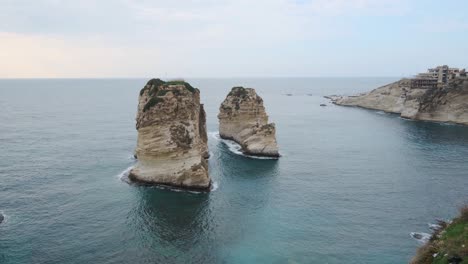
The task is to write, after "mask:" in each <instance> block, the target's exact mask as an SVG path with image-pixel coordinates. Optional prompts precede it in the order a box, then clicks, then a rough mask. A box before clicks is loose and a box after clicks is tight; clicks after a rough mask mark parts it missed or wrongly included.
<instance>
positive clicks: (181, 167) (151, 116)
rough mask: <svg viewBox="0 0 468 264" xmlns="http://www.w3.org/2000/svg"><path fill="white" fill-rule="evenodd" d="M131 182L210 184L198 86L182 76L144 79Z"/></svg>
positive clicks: (198, 186)
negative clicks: (179, 78) (146, 80)
mask: <svg viewBox="0 0 468 264" xmlns="http://www.w3.org/2000/svg"><path fill="white" fill-rule="evenodd" d="M136 129H137V130H138V142H137V147H136V150H135V156H136V158H137V159H138V161H137V164H136V165H135V167H134V168H133V169H132V170H131V171H130V174H129V178H130V180H132V181H136V182H142V183H150V184H162V185H169V186H174V187H181V188H189V189H209V187H210V185H211V181H210V177H209V176H208V164H207V161H206V158H208V146H207V135H206V114H205V110H204V109H203V105H202V104H200V91H199V90H198V89H196V88H193V87H192V86H191V85H190V84H188V83H186V82H183V81H172V82H164V81H162V80H160V79H152V80H150V81H148V83H147V84H146V86H145V87H144V88H143V89H142V90H141V91H140V97H139V103H138V113H137V117H136Z"/></svg>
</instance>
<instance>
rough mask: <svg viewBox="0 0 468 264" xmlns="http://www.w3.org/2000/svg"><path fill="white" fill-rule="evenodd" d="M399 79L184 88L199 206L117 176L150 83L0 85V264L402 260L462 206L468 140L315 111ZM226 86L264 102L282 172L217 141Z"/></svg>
mask: <svg viewBox="0 0 468 264" xmlns="http://www.w3.org/2000/svg"><path fill="white" fill-rule="evenodd" d="M393 80H395V78H374V79H370V78H351V79H349V78H348V79H345V78H342V79H339V78H338V79H320V78H317V79H313V78H312V79H300V78H296V79H195V80H188V81H190V82H191V83H192V84H194V86H197V87H199V88H200V89H201V92H202V101H203V102H204V103H205V106H206V111H207V115H208V117H207V118H208V120H207V123H208V131H209V133H210V135H209V148H210V151H211V154H212V156H211V158H210V160H209V166H210V174H211V177H212V179H213V180H214V182H215V183H216V185H217V186H218V188H217V189H216V190H215V191H214V192H211V193H209V194H197V193H187V192H174V191H170V190H162V189H158V188H149V187H137V186H132V185H128V184H127V183H125V182H123V181H122V180H121V179H120V176H121V175H122V174H123V172H124V171H125V170H126V169H127V168H129V167H131V166H132V164H133V163H134V160H133V159H132V158H131V156H132V153H133V149H134V147H135V143H136V131H135V120H134V118H135V113H136V105H137V96H138V91H139V90H140V89H141V88H142V86H143V85H144V83H145V82H146V80H143V79H121V80H119V79H109V80H0V109H1V111H0V149H1V152H0V212H2V213H3V214H5V215H6V221H5V222H4V223H2V224H0V263H379V264H382V263H383V264H385V263H389V264H390V263H407V262H408V260H409V259H410V258H411V256H412V255H413V254H414V252H415V250H416V248H417V247H418V245H419V244H418V242H417V241H415V240H413V239H412V238H411V237H410V236H409V233H410V232H413V231H416V232H428V228H427V224H428V223H430V222H434V219H435V218H450V217H453V216H455V215H456V212H457V207H458V206H460V205H461V204H463V203H464V202H466V201H467V200H468V199H467V198H468V192H467V190H468V175H467V174H468V162H467V157H468V128H467V127H463V126H457V125H447V124H433V123H427V122H413V121H408V120H403V119H401V118H399V117H398V116H396V115H391V114H385V113H382V112H378V111H369V110H362V109H357V108H346V107H338V106H333V105H330V104H329V105H328V106H327V107H320V106H319V105H320V104H321V103H324V102H325V103H327V100H325V99H323V98H322V95H328V94H341V93H354V92H360V91H366V90H369V89H372V88H375V87H377V86H379V85H383V84H386V83H388V82H391V81H393ZM234 85H244V86H251V87H255V88H256V89H257V92H258V93H259V94H260V95H261V96H262V97H263V98H264V101H265V104H266V108H267V111H268V113H269V115H270V118H271V120H272V121H273V122H275V123H276V124H277V136H278V142H279V146H280V151H281V153H282V155H283V157H282V158H281V159H280V160H278V161H275V160H258V159H251V158H247V157H243V156H241V155H238V154H235V153H233V152H232V151H231V150H230V149H229V145H226V144H224V143H223V142H222V141H220V140H219V139H217V138H216V132H217V118H216V115H217V112H218V107H219V105H220V103H221V102H222V100H223V98H224V96H225V95H226V94H227V93H228V91H229V90H230V87H232V86H234ZM287 93H291V94H292V96H286V95H285V94H287ZM309 94H310V95H309ZM231 147H232V146H231Z"/></svg>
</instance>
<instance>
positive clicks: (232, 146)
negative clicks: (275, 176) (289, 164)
mask: <svg viewBox="0 0 468 264" xmlns="http://www.w3.org/2000/svg"><path fill="white" fill-rule="evenodd" d="M208 134H209V135H210V136H211V137H212V138H214V139H215V140H216V141H220V142H222V143H223V144H224V145H226V146H227V147H228V149H229V151H231V152H232V153H234V154H237V155H239V156H244V157H247V158H251V159H273V160H276V159H278V158H275V157H260V156H252V155H247V154H244V153H243V152H242V147H241V145H239V144H238V143H237V142H235V141H233V140H230V139H222V138H221V136H220V135H219V132H218V131H216V132H209V133H208Z"/></svg>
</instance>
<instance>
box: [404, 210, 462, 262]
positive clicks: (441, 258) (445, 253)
mask: <svg viewBox="0 0 468 264" xmlns="http://www.w3.org/2000/svg"><path fill="white" fill-rule="evenodd" d="M438 226H439V228H438V229H437V230H435V232H434V234H432V236H431V238H430V240H429V241H428V242H427V243H426V244H425V245H424V246H422V247H421V248H419V249H418V252H417V253H416V256H415V257H414V258H413V259H412V260H411V262H410V263H411V264H439V263H440V264H442V263H454V264H458V263H462V264H463V263H468V207H467V206H465V207H463V208H461V210H460V216H458V217H457V218H455V219H453V221H451V222H449V223H445V222H441V223H440V224H439V225H438Z"/></svg>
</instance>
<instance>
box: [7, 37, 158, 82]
mask: <svg viewBox="0 0 468 264" xmlns="http://www.w3.org/2000/svg"><path fill="white" fill-rule="evenodd" d="M158 60H159V58H158V54H157V53H155V52H154V51H151V52H149V51H147V50H138V49H133V48H127V47H119V46H112V45H108V43H106V42H105V41H104V40H102V39H100V38H98V37H94V38H87V39H80V38H63V37H60V38H59V37H51V36H40V35H30V34H17V33H5V32H3V33H0V77H1V78H23V77H33V78H53V77H83V76H85V77H107V76H120V77H128V76H138V74H139V73H140V74H141V73H143V74H144V73H145V70H144V69H145V68H147V69H154V67H153V65H152V62H155V61H158ZM146 73H148V74H150V73H149V72H147V71H146ZM140 76H141V75H140Z"/></svg>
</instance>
